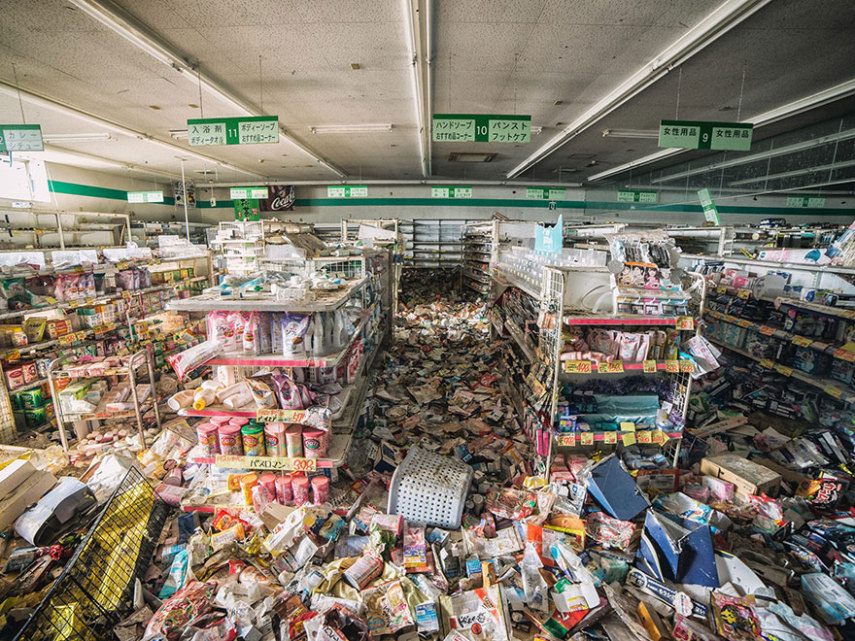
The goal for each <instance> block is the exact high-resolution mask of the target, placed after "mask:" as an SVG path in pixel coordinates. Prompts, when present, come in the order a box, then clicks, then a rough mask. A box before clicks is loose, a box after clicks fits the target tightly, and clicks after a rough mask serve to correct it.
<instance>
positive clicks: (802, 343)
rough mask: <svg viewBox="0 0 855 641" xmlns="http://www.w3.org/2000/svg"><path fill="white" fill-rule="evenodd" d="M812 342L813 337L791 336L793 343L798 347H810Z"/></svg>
mask: <svg viewBox="0 0 855 641" xmlns="http://www.w3.org/2000/svg"><path fill="white" fill-rule="evenodd" d="M812 343H813V339H810V338H807V337H805V336H793V345H798V346H799V347H810V346H811V344H812Z"/></svg>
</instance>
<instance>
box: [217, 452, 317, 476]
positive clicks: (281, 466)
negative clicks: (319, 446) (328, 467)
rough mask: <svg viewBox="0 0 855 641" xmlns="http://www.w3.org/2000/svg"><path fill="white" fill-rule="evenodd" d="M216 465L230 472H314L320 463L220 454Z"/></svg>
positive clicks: (282, 458) (304, 459) (294, 459)
mask: <svg viewBox="0 0 855 641" xmlns="http://www.w3.org/2000/svg"><path fill="white" fill-rule="evenodd" d="M214 465H215V466H217V467H219V468H222V469H229V470H267V471H270V472H278V471H294V472H314V471H315V470H316V469H317V466H318V461H317V459H311V458H287V457H278V456H277V457H273V456H232V455H222V454H220V455H217V456H216V457H214Z"/></svg>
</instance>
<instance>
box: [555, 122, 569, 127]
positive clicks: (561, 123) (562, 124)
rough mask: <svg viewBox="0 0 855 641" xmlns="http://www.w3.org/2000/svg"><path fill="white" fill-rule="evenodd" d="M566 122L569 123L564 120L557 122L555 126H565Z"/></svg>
mask: <svg viewBox="0 0 855 641" xmlns="http://www.w3.org/2000/svg"><path fill="white" fill-rule="evenodd" d="M565 124H567V123H564V122H556V123H555V126H556V127H563V126H564V125H565Z"/></svg>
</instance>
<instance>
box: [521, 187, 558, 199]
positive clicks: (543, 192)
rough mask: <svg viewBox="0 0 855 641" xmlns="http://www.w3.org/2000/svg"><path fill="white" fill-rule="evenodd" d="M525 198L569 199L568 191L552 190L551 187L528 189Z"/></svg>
mask: <svg viewBox="0 0 855 641" xmlns="http://www.w3.org/2000/svg"><path fill="white" fill-rule="evenodd" d="M525 197H526V198H528V199H529V200H564V199H565V198H566V197H567V190H566V189H563V188H561V189H552V188H551V187H526V188H525Z"/></svg>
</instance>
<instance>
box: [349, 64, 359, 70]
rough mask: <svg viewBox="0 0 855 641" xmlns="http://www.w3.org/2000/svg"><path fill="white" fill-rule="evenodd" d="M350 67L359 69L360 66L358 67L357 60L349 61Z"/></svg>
mask: <svg viewBox="0 0 855 641" xmlns="http://www.w3.org/2000/svg"><path fill="white" fill-rule="evenodd" d="M350 68H351V69H353V70H356V69H359V68H360V67H359V63H358V62H351V63H350Z"/></svg>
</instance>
